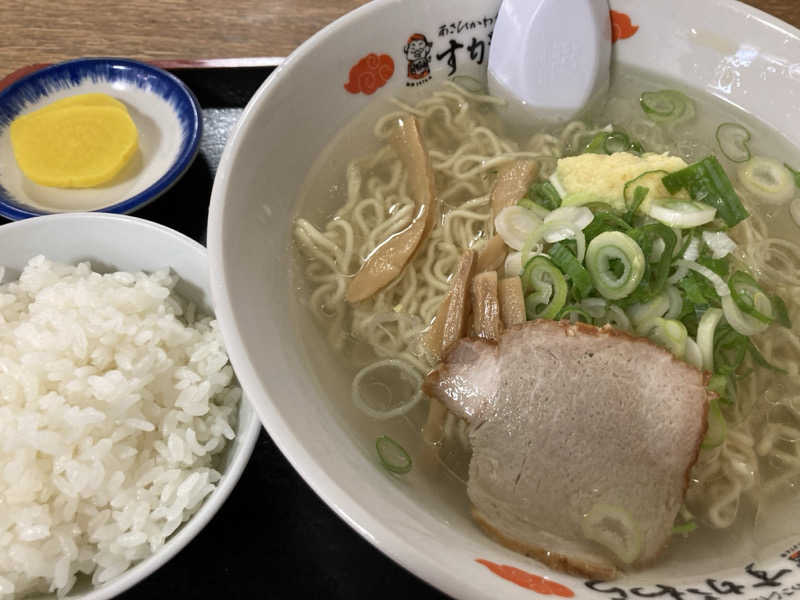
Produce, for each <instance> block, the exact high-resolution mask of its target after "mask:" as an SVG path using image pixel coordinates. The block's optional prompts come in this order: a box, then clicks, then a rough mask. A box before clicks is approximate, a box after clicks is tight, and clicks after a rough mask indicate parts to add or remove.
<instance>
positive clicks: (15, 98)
mask: <svg viewBox="0 0 800 600" xmlns="http://www.w3.org/2000/svg"><path fill="white" fill-rule="evenodd" d="M85 79H91V80H95V81H98V80H104V81H109V82H115V81H124V82H126V83H133V84H135V85H136V86H137V87H139V88H141V89H147V90H149V91H151V92H153V93H156V94H158V95H159V96H161V97H162V98H163V99H165V100H166V101H167V102H169V104H170V106H172V108H173V109H174V110H175V113H176V114H177V116H178V120H179V121H180V123H181V129H182V132H183V140H182V141H181V147H180V150H179V151H178V156H177V158H176V159H175V161H174V162H173V163H172V164H171V165H170V167H169V169H167V171H166V172H165V173H164V174H163V175H162V176H161V177H159V178H158V179H157V180H156V181H155V182H154V183H153V184H152V185H151V186H149V187H148V188H146V189H144V190H142V191H141V192H139V193H138V194H136V195H134V196H131V197H130V198H126V199H125V200H122V201H121V202H117V203H116V204H112V205H111V206H106V207H103V208H99V209H96V210H95V211H92V212H108V213H123V214H124V213H128V212H131V211H132V210H134V209H136V208H141V207H142V206H144V205H145V204H147V203H149V202H151V201H153V200H155V199H156V198H158V197H159V196H160V195H161V194H163V193H164V192H166V191H167V190H168V189H169V188H170V187H171V186H172V185H173V184H174V183H175V182H177V181H178V179H180V177H181V175H183V173H184V172H185V171H186V169H188V168H189V166H190V165H191V164H192V161H193V160H194V158H195V156H196V155H197V151H198V150H199V148H200V138H201V136H202V133H203V120H202V117H201V112H200V103H199V102H198V101H197V98H196V97H195V95H194V94H193V93H192V91H191V90H190V89H189V88H188V87H186V85H185V84H184V83H183V82H182V81H181V80H180V79H178V78H177V77H175V76H174V75H173V74H172V73H168V72H167V71H165V70H163V69H159V68H158V67H154V66H153V65H149V64H147V63H143V62H139V61H136V60H130V59H127V58H102V57H97V58H78V59H75V60H69V61H66V62H62V63H58V64H55V65H51V66H49V67H43V68H42V69H39V70H38V71H34V72H33V73H30V74H29V75H26V76H25V77H22V78H21V79H19V80H17V81H15V82H14V83H12V84H11V85H9V86H8V87H7V88H6V89H4V90H2V91H0V128H3V127H7V126H8V125H9V124H10V123H11V121H12V120H13V119H14V118H15V117H17V116H18V115H19V114H20V112H21V111H22V110H23V109H24V108H25V106H27V105H28V104H30V103H31V102H35V101H37V100H38V99H40V98H42V97H43V96H47V95H48V94H49V93H50V92H51V91H52V90H53V89H64V88H69V87H73V86H76V85H79V84H80V83H81V82H82V81H83V80H85ZM47 214H58V213H57V212H50V211H40V210H37V209H35V208H33V207H30V206H28V205H25V204H22V203H20V202H17V201H16V200H14V198H13V197H12V196H11V194H9V192H8V190H6V189H5V188H4V187H3V186H2V185H0V215H2V216H3V217H6V218H7V219H11V220H14V221H17V220H20V219H27V218H28V217H38V216H41V215H47Z"/></svg>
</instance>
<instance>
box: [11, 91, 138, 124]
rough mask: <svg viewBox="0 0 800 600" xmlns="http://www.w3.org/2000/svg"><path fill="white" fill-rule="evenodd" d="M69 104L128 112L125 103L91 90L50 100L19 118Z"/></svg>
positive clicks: (58, 108) (25, 117)
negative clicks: (105, 107)
mask: <svg viewBox="0 0 800 600" xmlns="http://www.w3.org/2000/svg"><path fill="white" fill-rule="evenodd" d="M70 106H109V107H112V108H118V109H120V110H124V111H125V112H128V109H127V108H125V105H124V104H123V103H122V102H120V101H119V100H117V99H116V98H113V97H112V96H109V95H108V94H102V93H100V92H93V93H91V94H78V95H76V96H67V97H66V98H62V99H61V100H56V101H55V102H51V103H50V104H47V105H46V106H43V107H42V108H39V109H37V110H35V111H33V112H32V113H28V114H27V115H23V116H22V117H19V118H21V119H27V118H29V117H35V116H36V115H41V114H42V113H47V112H50V111H53V110H60V109H62V108H69V107H70Z"/></svg>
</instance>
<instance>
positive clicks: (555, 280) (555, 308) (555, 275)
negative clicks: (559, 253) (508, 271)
mask: <svg viewBox="0 0 800 600" xmlns="http://www.w3.org/2000/svg"><path fill="white" fill-rule="evenodd" d="M522 287H523V290H524V291H525V294H526V295H525V314H526V317H527V319H528V320H529V321H531V320H533V319H553V318H555V316H556V315H558V313H559V311H561V309H562V308H563V307H564V304H566V301H567V282H566V280H565V279H564V275H563V274H562V273H561V271H559V270H558V269H557V268H556V267H555V265H554V264H553V263H552V262H550V260H549V259H548V258H545V257H544V256H534V257H533V258H532V259H530V260H529V261H528V262H527V263H526V265H525V270H524V271H523V273H522ZM542 305H544V306H542Z"/></svg>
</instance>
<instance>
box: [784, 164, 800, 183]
mask: <svg viewBox="0 0 800 600" xmlns="http://www.w3.org/2000/svg"><path fill="white" fill-rule="evenodd" d="M783 166H784V167H786V168H787V169H789V173H791V174H792V176H794V184H795V186H796V187H799V188H800V171H798V170H796V169H793V168H792V167H790V166H789V165H787V164H786V163H783Z"/></svg>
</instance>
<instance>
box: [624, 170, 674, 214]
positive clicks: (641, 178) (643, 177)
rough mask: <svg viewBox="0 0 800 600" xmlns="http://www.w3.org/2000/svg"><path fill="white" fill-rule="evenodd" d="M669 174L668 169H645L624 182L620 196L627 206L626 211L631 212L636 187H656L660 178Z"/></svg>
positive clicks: (650, 188)
mask: <svg viewBox="0 0 800 600" xmlns="http://www.w3.org/2000/svg"><path fill="white" fill-rule="evenodd" d="M665 175H669V171H665V170H664V169H654V170H652V171H645V172H644V173H641V174H639V175H637V176H636V177H634V178H633V179H630V180H628V181H626V182H625V185H623V186H622V197H623V199H624V200H625V206H627V207H628V212H631V205H632V204H633V200H634V194H635V192H636V188H639V187H645V188H647V189H649V190H653V189H656V188H657V186H658V184H659V183H660V182H661V178H662V177H664V176H665Z"/></svg>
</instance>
